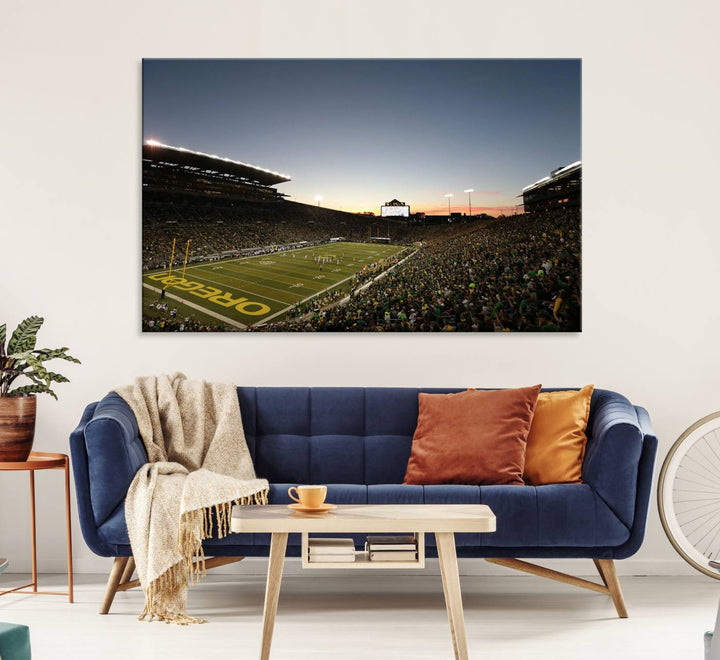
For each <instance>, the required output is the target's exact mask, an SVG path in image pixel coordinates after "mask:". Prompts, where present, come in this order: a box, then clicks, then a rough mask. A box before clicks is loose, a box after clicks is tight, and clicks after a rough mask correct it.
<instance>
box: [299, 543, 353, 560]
mask: <svg viewBox="0 0 720 660" xmlns="http://www.w3.org/2000/svg"><path fill="white" fill-rule="evenodd" d="M308 561H309V562H313V563H314V562H328V563H329V562H351V561H355V544H354V543H353V540H352V539H319V538H313V539H308Z"/></svg>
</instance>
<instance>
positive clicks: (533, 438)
mask: <svg viewBox="0 0 720 660" xmlns="http://www.w3.org/2000/svg"><path fill="white" fill-rule="evenodd" d="M593 389H594V388H593V386H592V385H586V386H585V387H583V388H582V389H581V390H569V391H565V392H541V393H540V395H539V396H538V400H537V405H536V406H535V414H534V415H533V420H532V424H531V426H530V433H529V434H528V439H527V451H526V452H525V471H524V474H523V478H524V480H525V483H527V484H532V485H533V486H540V485H542V484H561V483H580V482H581V481H582V478H581V477H582V462H583V457H584V456H585V445H586V444H587V436H586V435H585V430H586V428H587V423H588V418H589V416H590V400H591V398H592V393H593Z"/></svg>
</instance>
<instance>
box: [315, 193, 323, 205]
mask: <svg viewBox="0 0 720 660" xmlns="http://www.w3.org/2000/svg"><path fill="white" fill-rule="evenodd" d="M315 201H316V202H317V205H318V206H320V202H322V195H315Z"/></svg>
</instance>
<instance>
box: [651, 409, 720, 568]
mask: <svg viewBox="0 0 720 660" xmlns="http://www.w3.org/2000/svg"><path fill="white" fill-rule="evenodd" d="M657 495H658V510H659V512H660V522H661V523H662V526H663V529H664V530H665V534H667V537H668V539H669V540H670V543H672V545H673V547H674V548H675V550H677V552H678V554H679V555H680V556H681V557H682V558H683V559H684V560H685V561H686V562H687V563H688V564H690V565H691V566H692V567H693V568H695V569H697V570H698V571H700V572H701V573H704V574H705V575H708V576H710V577H712V578H715V579H716V580H720V412H716V413H713V414H711V415H708V416H707V417H703V418H702V419H701V420H698V421H697V422H696V423H695V424H693V425H692V426H691V427H690V428H689V429H687V430H686V431H685V432H684V433H683V434H682V435H681V436H680V437H679V438H678V439H677V441H676V442H675V444H674V445H673V446H672V447H671V448H670V451H669V452H668V455H667V457H666V458H665V461H664V462H663V466H662V470H661V471H660V478H659V480H658V493H657Z"/></svg>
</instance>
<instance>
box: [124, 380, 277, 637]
mask: <svg viewBox="0 0 720 660" xmlns="http://www.w3.org/2000/svg"><path fill="white" fill-rule="evenodd" d="M115 391H116V392H117V393H118V394H119V395H120V396H121V397H122V398H123V399H124V400H125V401H126V402H127V404H128V405H129V406H130V408H131V409H132V411H133V413H134V414H135V417H136V419H137V422H138V427H139V429H140V436H141V437H142V440H143V442H144V443H145V449H147V453H148V459H149V461H150V462H149V463H146V464H145V465H143V466H142V467H141V468H140V469H139V470H138V471H137V474H136V475H135V478H134V479H133V481H132V483H131V484H130V488H129V490H128V494H127V497H126V499H125V520H126V522H127V527H128V533H129V535H130V545H131V546H132V551H133V557H134V558H135V564H136V566H137V571H138V577H139V579H140V584H141V585H142V588H143V590H144V591H145V609H144V610H143V612H142V614H141V615H140V617H139V618H140V619H144V618H145V617H146V616H147V617H148V620H149V621H152V620H153V619H154V618H157V619H160V620H161V621H166V622H169V623H170V622H171V623H179V624H183V625H184V624H188V623H202V620H201V619H196V618H194V617H191V616H188V615H187V614H186V602H187V588H188V585H189V584H191V583H194V582H196V581H197V580H198V578H199V577H200V576H204V574H205V565H204V555H203V551H202V546H201V542H202V540H203V539H205V538H207V537H209V536H212V533H213V519H214V520H215V521H216V523H217V530H216V533H217V536H218V537H223V536H225V535H227V534H228V532H229V531H230V518H231V514H232V506H233V504H267V493H268V482H267V480H265V479H258V478H257V477H256V476H255V469H254V467H253V464H252V459H251V458H250V453H249V451H248V448H247V444H246V442H245V434H244V432H243V426H242V419H241V417H240V408H239V405H238V398H237V391H236V389H235V386H234V385H232V384H216V383H207V382H205V381H202V380H199V381H189V380H187V379H186V378H185V376H184V375H182V374H172V375H170V376H167V375H163V376H158V377H154V376H147V377H143V378H137V379H136V380H135V383H134V384H133V385H128V386H125V387H121V388H118V389H117V390H115ZM213 514H214V516H213ZM193 560H195V561H193Z"/></svg>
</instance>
